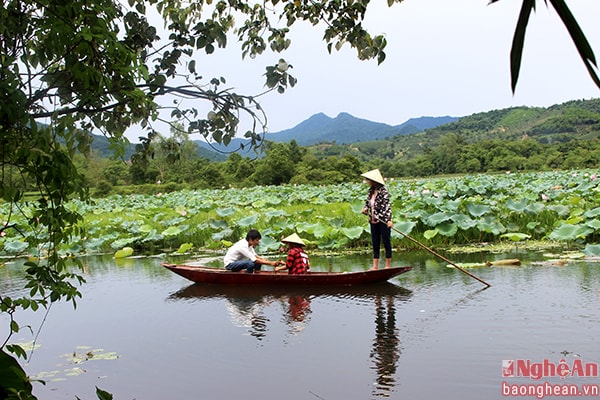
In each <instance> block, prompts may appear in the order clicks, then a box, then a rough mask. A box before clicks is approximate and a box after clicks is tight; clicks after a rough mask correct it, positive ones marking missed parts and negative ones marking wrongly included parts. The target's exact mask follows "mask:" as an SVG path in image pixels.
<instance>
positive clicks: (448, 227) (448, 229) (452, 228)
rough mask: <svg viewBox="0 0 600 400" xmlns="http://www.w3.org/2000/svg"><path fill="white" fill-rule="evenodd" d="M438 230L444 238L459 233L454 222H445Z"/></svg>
mask: <svg viewBox="0 0 600 400" xmlns="http://www.w3.org/2000/svg"><path fill="white" fill-rule="evenodd" d="M436 229H437V230H438V232H439V233H440V235H444V236H454V235H456V232H457V231H458V227H457V226H456V224H454V223H452V222H444V223H443V224H439V225H438V226H437V227H436Z"/></svg>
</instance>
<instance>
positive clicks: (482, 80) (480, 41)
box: [128, 0, 600, 139]
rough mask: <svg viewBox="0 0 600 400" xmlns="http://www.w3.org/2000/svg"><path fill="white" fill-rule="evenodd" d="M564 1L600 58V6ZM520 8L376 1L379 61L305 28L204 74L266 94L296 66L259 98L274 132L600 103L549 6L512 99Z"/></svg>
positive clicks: (532, 31) (203, 66)
mask: <svg viewBox="0 0 600 400" xmlns="http://www.w3.org/2000/svg"><path fill="white" fill-rule="evenodd" d="M566 1H567V5H568V6H569V8H570V9H571V11H572V13H573V14H574V16H575V18H576V19H577V21H578V22H579V24H580V27H581V28H582V30H583V32H584V33H585V35H586V37H587V39H588V41H589V42H590V44H591V46H592V49H593V50H594V53H595V55H596V57H597V58H598V59H599V60H600V24H598V23H597V19H598V17H599V16H600V1H598V0H566ZM521 4H522V0H500V1H498V2H496V3H494V4H489V5H488V0H404V1H402V2H401V3H396V4H394V5H393V6H392V7H391V8H390V7H388V6H387V1H384V0H372V4H371V5H370V6H369V7H370V8H369V10H368V12H367V15H366V18H365V22H364V24H363V26H364V27H365V28H366V29H367V30H368V31H369V32H370V33H371V34H372V35H377V34H383V35H385V37H386V39H387V47H386V50H385V52H386V55H387V57H386V60H385V61H384V62H383V63H382V64H380V65H378V64H377V61H376V60H368V61H360V60H359V59H358V58H357V57H356V53H355V51H354V50H353V49H351V48H350V46H349V45H345V46H344V47H343V48H342V49H341V51H335V50H333V51H332V53H331V54H329V53H328V52H327V50H326V43H325V42H324V41H323V40H322V36H323V30H322V28H319V27H318V26H317V27H313V26H311V25H310V24H303V23H300V24H298V23H297V24H295V25H293V26H292V27H291V31H292V35H291V36H290V37H291V39H292V45H291V47H290V49H288V50H287V51H285V52H284V53H281V54H275V53H271V52H266V53H265V54H263V55H261V56H259V57H257V58H256V59H249V58H246V59H242V57H241V52H240V50H239V46H238V45H237V44H236V43H231V41H230V44H229V45H228V48H227V49H217V51H216V53H215V54H213V55H210V56H201V55H200V56H197V61H196V63H197V69H199V70H200V71H201V73H202V75H203V76H204V77H213V76H224V77H225V78H226V79H227V85H228V86H230V87H232V88H234V89H235V90H236V91H238V92H240V93H245V94H258V93H261V92H263V91H264V90H265V87H264V77H263V74H264V72H265V66H267V65H274V64H276V63H277V61H278V59H279V58H284V59H285V60H286V61H287V62H288V63H289V64H291V65H292V66H293V68H292V69H291V70H290V73H291V74H292V75H293V76H295V77H296V78H297V79H298V83H297V85H296V86H295V87H294V88H291V89H289V90H287V91H286V93H285V94H283V95H280V94H277V93H274V92H273V93H269V94H267V95H266V96H263V97H259V101H260V103H261V105H262V107H263V109H264V110H265V111H266V113H267V116H268V123H267V124H268V131H269V132H279V131H282V130H285V129H290V128H293V127H294V126H296V125H297V124H299V123H301V122H302V121H304V120H306V119H308V118H310V117H311V116H312V115H314V114H317V113H321V112H322V113H325V114H326V115H328V116H329V117H332V118H334V117H336V116H337V115H338V114H339V113H341V112H345V113H349V114H351V115H353V116H355V117H357V118H362V119H367V120H370V121H374V122H381V123H386V124H389V125H400V124H402V123H404V122H405V121H407V120H408V119H410V118H418V117H422V116H432V117H439V116H453V117H461V116H467V115H471V114H474V113H479V112H487V111H491V110H496V109H503V108H509V107H515V106H529V107H548V106H551V105H553V104H559V103H563V102H566V101H570V100H579V99H591V98H598V97H600V89H598V88H597V87H596V86H595V84H594V82H593V81H592V79H591V78H590V76H589V74H588V72H587V70H586V68H585V66H584V64H583V62H582V61H581V59H580V57H579V54H578V53H577V51H576V49H575V46H574V45H573V43H572V41H571V38H570V36H569V34H568V32H567V30H566V28H565V27H564V25H563V24H562V21H560V19H559V18H558V16H557V14H556V12H555V11H554V9H553V8H551V5H550V4H548V6H546V5H545V3H544V2H543V1H542V0H538V1H537V9H536V12H535V13H534V14H532V17H531V19H530V22H529V24H528V28H527V33H526V37H525V46H524V52H523V60H522V65H521V73H520V76H519V82H518V84H517V88H516V91H515V93H514V94H513V93H512V90H511V84H510V79H511V78H510V59H509V55H510V48H511V44H512V39H513V34H514V29H515V26H516V22H517V19H518V15H519V11H520V7H521ZM207 111H208V109H207ZM128 136H130V138H131V137H132V135H128ZM133 136H136V137H137V136H139V135H137V134H134V135H133ZM199 138H200V136H198V137H194V136H192V139H199Z"/></svg>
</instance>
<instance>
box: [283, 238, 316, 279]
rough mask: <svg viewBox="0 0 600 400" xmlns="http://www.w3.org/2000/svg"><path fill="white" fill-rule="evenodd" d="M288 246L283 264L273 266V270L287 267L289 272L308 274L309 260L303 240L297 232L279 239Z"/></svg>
mask: <svg viewBox="0 0 600 400" xmlns="http://www.w3.org/2000/svg"><path fill="white" fill-rule="evenodd" d="M281 242H282V243H285V244H287V246H288V256H287V260H286V262H285V265H283V266H281V267H275V271H281V270H283V269H287V270H288V273H289V274H308V273H309V272H310V262H309V261H308V256H307V255H306V253H305V252H304V246H305V244H304V241H303V240H302V239H301V238H300V236H298V235H297V234H295V233H294V234H292V235H290V236H288V237H286V238H285V239H283V240H282V241H281Z"/></svg>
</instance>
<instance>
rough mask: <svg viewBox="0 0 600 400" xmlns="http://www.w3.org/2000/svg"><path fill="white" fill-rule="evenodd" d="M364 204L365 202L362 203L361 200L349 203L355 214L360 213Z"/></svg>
mask: <svg viewBox="0 0 600 400" xmlns="http://www.w3.org/2000/svg"><path fill="white" fill-rule="evenodd" d="M364 206H365V203H363V202H362V201H355V202H354V203H352V204H351V205H350V209H351V210H352V211H353V212H354V213H355V214H360V213H362V209H363V207H364Z"/></svg>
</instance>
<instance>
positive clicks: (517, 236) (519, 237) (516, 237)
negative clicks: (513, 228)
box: [500, 232, 531, 242]
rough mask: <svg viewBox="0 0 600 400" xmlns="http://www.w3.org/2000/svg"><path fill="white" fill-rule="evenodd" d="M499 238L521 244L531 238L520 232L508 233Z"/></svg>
mask: <svg viewBox="0 0 600 400" xmlns="http://www.w3.org/2000/svg"><path fill="white" fill-rule="evenodd" d="M500 237H501V238H505V239H509V240H511V241H513V242H522V241H523V240H527V239H529V238H531V235H528V234H526V233H520V232H509V233H504V234H502V235H500Z"/></svg>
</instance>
